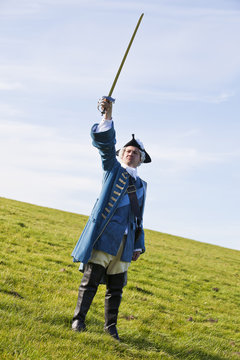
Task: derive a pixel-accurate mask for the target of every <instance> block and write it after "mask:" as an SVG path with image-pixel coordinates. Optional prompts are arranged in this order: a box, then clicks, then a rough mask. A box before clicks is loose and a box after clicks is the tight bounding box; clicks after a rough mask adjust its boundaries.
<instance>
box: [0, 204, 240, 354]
mask: <svg viewBox="0 0 240 360" xmlns="http://www.w3.org/2000/svg"><path fill="white" fill-rule="evenodd" d="M86 220H87V217H86V216H81V215H78V214H73V213H67V212H63V211H59V210H54V209H49V208H43V207H39V206H35V205H30V204H26V203H22V202H17V201H13V200H8V199H4V198H0V242H1V244H0V245H1V257H0V271H1V281H0V318H1V322H0V359H1V360H2V359H7V360H11V359H24V360H25V359H38V360H40V359H41V360H42V359H61V360H65V359H90V360H91V359H105V360H110V359H111V360H115V359H182V360H190V359H191V360H193V359H201V360H206V359H210V360H221V359H231V360H232V359H240V333H239V331H240V307H239V305H240V286H239V282H240V252H239V251H235V250H230V249H225V248H221V247H217V246H213V245H208V244H204V243H199V242H196V241H193V240H188V239H184V238H180V237H176V236H171V235H168V234H163V233H160V232H154V231H150V230H146V253H145V254H144V255H142V256H141V257H140V259H139V260H138V261H137V262H135V263H133V264H132V265H131V267H130V269H129V272H128V285H127V287H125V289H124V294H123V300H122V304H121V307H120V313H119V321H118V330H119V335H120V337H121V340H122V341H121V343H118V342H116V341H115V340H114V339H112V338H111V337H110V336H108V335H106V334H105V333H104V332H103V324H104V293H105V287H104V285H100V287H99V290H98V293H97V295H96V297H95V299H94V302H93V304H92V307H91V308H90V311H89V313H88V316H87V327H88V331H87V332H84V333H81V334H79V333H75V332H73V331H72V330H71V329H70V325H71V318H72V315H73V311H74V308H75V305H76V300H77V293H78V286H79V283H80V280H81V276H82V274H81V273H79V271H78V264H73V263H72V258H71V252H72V249H73V247H74V246H75V243H76V241H77V239H78V237H79V235H80V233H81V230H82V229H83V226H84V224H85V222H86Z"/></svg>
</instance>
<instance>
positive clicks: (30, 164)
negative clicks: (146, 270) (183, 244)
mask: <svg viewBox="0 0 240 360" xmlns="http://www.w3.org/2000/svg"><path fill="white" fill-rule="evenodd" d="M141 13H144V17H143V20H142V23H141V25H140V27H139V29H138V32H137V34H136V37H135V40H134V42H133V45H132V48H131V50H130V53H129V55H128V57H127V59H126V62H125V65H124V67H123V70H122V73H121V75H120V77H119V80H118V83H117V85H116V88H115V90H114V93H113V97H114V98H116V102H115V104H114V106H113V120H114V126H115V129H116V133H117V148H120V147H122V146H123V145H124V144H125V143H126V142H128V141H129V140H130V139H131V134H132V133H134V134H135V135H136V137H137V138H139V139H140V140H141V141H142V142H143V143H144V146H145V148H146V150H147V152H148V153H149V154H150V156H151V157H152V163H151V164H143V165H142V166H141V167H139V169H138V174H139V176H140V177H142V178H143V179H144V180H145V181H147V183H148V190H147V203H146V207H145V216H144V227H145V228H147V229H151V230H157V231H160V232H164V233H168V234H173V235H178V236H181V237H186V238H190V239H194V240H197V241H201V242H205V243H210V244H215V245H219V246H223V247H227V248H231V249H237V250H240V211H239V210H240V205H239V204H240V186H239V184H240V141H239V139H240V110H239V105H240V46H239V33H240V2H239V0H226V1H225V0H208V1H205V0H201V1H200V0H194V1H190V0H183V1H181V0H166V1H164V0H162V1H161V0H142V1H132V0H121V1H115V0H112V1H111V0H108V1H107V0H102V1H97V0H22V1H21V2H19V1H18V0H0V196H1V197H4V198H10V199H15V200H20V201H24V202H28V203H33V204H37V205H42V206H46V207H50V208H56V209H61V210H65V211H70V212H74V213H78V214H84V215H89V213H90V211H91V208H92V206H93V204H94V202H95V199H96V197H97V196H98V194H99V192H100V190H101V181H102V169H101V163H100V158H99V155H98V153H97V151H96V149H94V148H93V147H92V145H91V139H90V135H89V134H90V128H91V126H92V125H93V124H94V123H98V122H100V120H101V114H100V113H99V112H98V110H97V101H98V99H99V98H100V97H101V96H103V95H107V94H108V92H109V90H110V88H111V85H112V82H113V79H114V77H115V74H116V72H117V69H118V67H119V65H120V62H121V59H122V57H123V55H124V52H125V50H126V48H127V45H128V43H129V41H130V38H131V36H132V33H133V30H134V28H135V26H136V24H137V21H138V18H139V17H140V15H141ZM0 201H1V199H0ZM79 235H80V234H79ZM76 240H77V239H76ZM146 242H147V239H146Z"/></svg>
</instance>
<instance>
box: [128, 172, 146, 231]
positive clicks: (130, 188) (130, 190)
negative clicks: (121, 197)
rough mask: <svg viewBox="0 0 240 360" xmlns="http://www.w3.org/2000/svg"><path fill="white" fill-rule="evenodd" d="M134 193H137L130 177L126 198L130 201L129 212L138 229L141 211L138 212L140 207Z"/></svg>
mask: <svg viewBox="0 0 240 360" xmlns="http://www.w3.org/2000/svg"><path fill="white" fill-rule="evenodd" d="M136 191H137V189H136V186H135V185H134V184H133V179H132V177H131V176H130V177H129V186H128V188H127V193H128V197H129V200H130V205H131V210H132V212H133V214H134V216H135V217H136V218H137V225H138V227H139V226H140V224H141V220H142V217H141V211H140V206H139V203H138V198H137V194H136Z"/></svg>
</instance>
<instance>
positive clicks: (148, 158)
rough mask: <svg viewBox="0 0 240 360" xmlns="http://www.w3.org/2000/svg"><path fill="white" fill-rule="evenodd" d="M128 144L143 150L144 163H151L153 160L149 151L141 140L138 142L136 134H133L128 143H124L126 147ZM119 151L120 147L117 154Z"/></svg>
mask: <svg viewBox="0 0 240 360" xmlns="http://www.w3.org/2000/svg"><path fill="white" fill-rule="evenodd" d="M127 146H135V147H136V148H138V149H139V150H141V151H143V152H144V154H145V160H144V163H150V162H151V161H152V160H151V158H150V156H149V155H148V153H147V152H146V150H145V149H144V147H143V144H142V143H141V142H138V141H137V140H136V139H135V137H134V134H132V140H130V141H129V142H128V143H127V144H126V145H124V147H127ZM119 151H120V149H119V150H118V151H117V152H116V154H117V155H119Z"/></svg>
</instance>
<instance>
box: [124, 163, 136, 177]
mask: <svg viewBox="0 0 240 360" xmlns="http://www.w3.org/2000/svg"><path fill="white" fill-rule="evenodd" d="M121 167H123V168H124V169H126V171H127V172H128V173H129V175H131V176H132V177H133V178H134V179H135V180H136V179H137V176H138V174H137V169H136V168H133V167H130V166H127V165H126V164H124V163H121Z"/></svg>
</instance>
